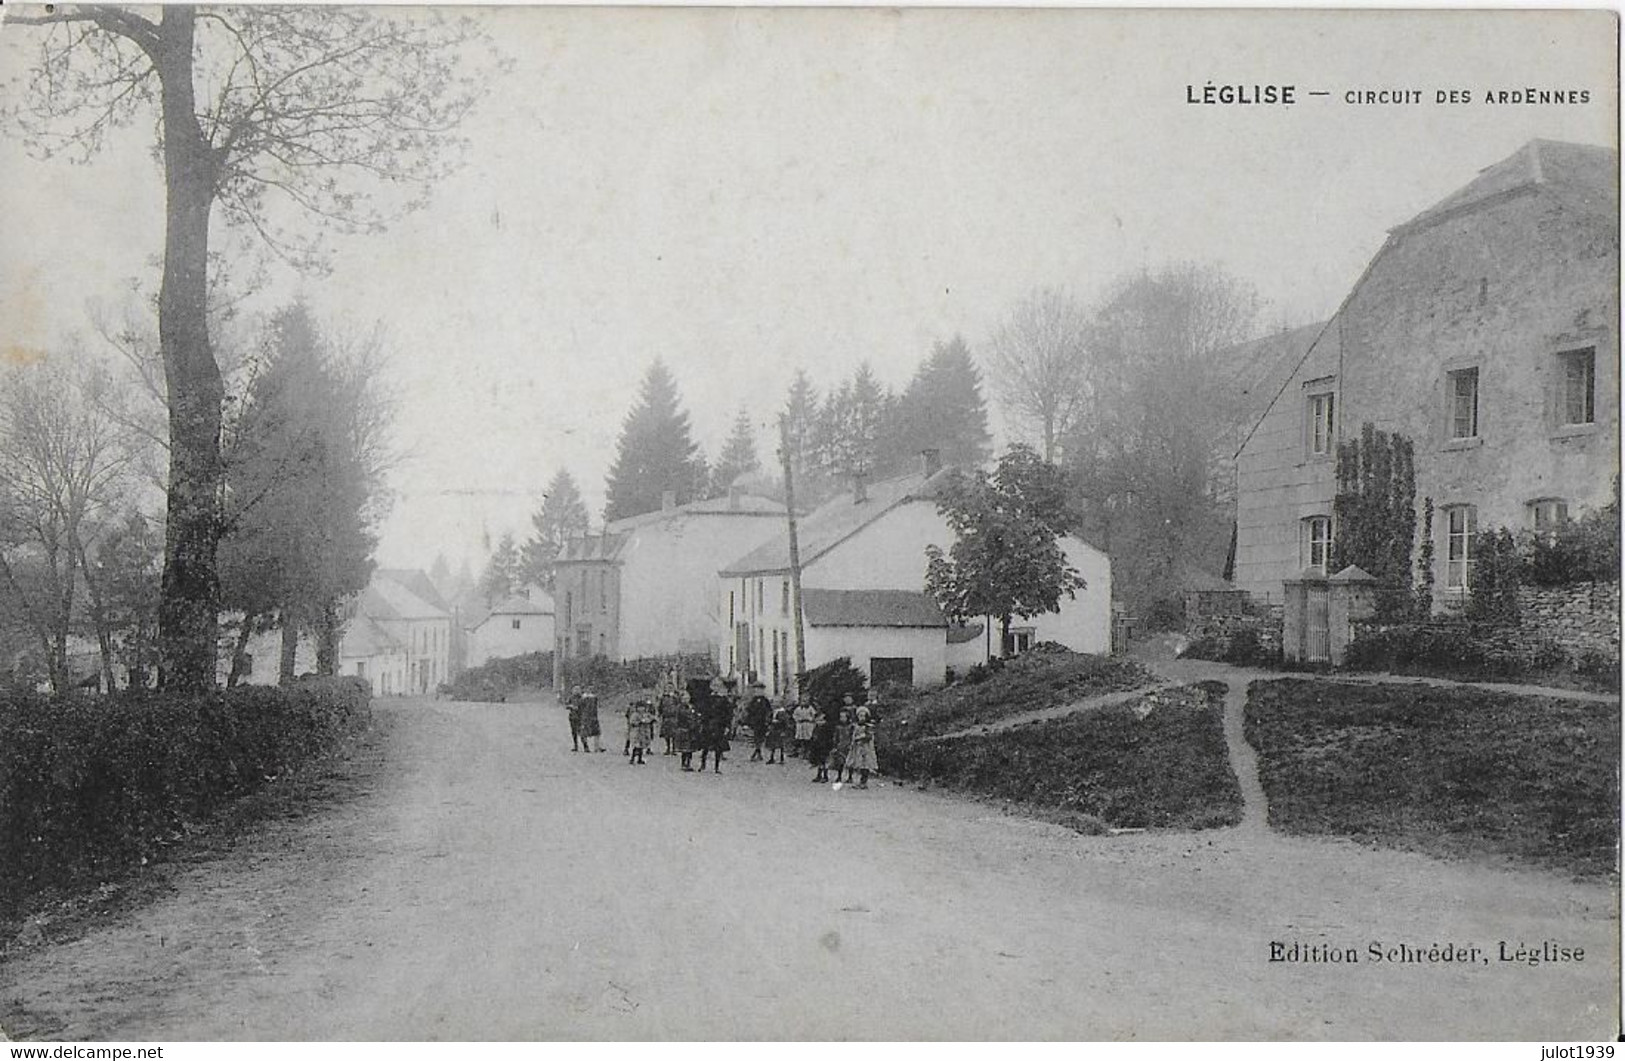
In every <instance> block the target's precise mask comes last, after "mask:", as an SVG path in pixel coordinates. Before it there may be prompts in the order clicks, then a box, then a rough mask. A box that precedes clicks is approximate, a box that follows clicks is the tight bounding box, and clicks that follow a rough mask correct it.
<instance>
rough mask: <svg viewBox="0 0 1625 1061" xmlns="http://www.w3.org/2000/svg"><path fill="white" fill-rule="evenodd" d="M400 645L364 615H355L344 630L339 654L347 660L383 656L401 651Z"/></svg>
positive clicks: (370, 618)
mask: <svg viewBox="0 0 1625 1061" xmlns="http://www.w3.org/2000/svg"><path fill="white" fill-rule="evenodd" d="M401 648H402V646H401V643H400V642H399V641H397V640H396V639H395V638H393V637H391V636H390V635H389V632H388V631H387V630H385V629H384V628H383V627H381V626H379V625H378V624H377V623H376V622H374V621H373V619H372V617H371V616H369V615H366V614H361V615H357V616H356V617H355V618H353V619H351V620H350V622H349V623H348V624H347V625H346V626H345V628H344V637H343V639H342V640H341V641H340V642H339V651H340V653H341V654H342V655H343V656H345V657H347V658H356V657H359V656H384V655H389V654H392V653H395V652H399V651H401Z"/></svg>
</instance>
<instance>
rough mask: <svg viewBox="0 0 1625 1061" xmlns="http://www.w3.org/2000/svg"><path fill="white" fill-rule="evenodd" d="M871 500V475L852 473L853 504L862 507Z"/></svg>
mask: <svg viewBox="0 0 1625 1061" xmlns="http://www.w3.org/2000/svg"><path fill="white" fill-rule="evenodd" d="M867 500H869V474H868V473H867V472H853V473H852V503H853V504H854V505H861V504H863V503H864V502H865V501H867Z"/></svg>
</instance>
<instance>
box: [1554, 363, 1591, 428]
mask: <svg viewBox="0 0 1625 1061" xmlns="http://www.w3.org/2000/svg"><path fill="white" fill-rule="evenodd" d="M1557 359H1558V361H1559V362H1560V363H1561V364H1562V366H1563V401H1562V410H1561V413H1562V418H1563V423H1564V425H1565V426H1567V425H1572V424H1594V423H1596V422H1597V354H1596V351H1594V350H1570V351H1569V352H1567V353H1564V354H1558V355H1557Z"/></svg>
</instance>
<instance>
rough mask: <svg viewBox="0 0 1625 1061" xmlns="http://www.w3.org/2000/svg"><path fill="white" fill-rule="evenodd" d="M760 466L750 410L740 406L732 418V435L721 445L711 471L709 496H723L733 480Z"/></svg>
mask: <svg viewBox="0 0 1625 1061" xmlns="http://www.w3.org/2000/svg"><path fill="white" fill-rule="evenodd" d="M761 466H762V462H761V461H760V460H758V459H757V457H756V429H755V427H754V425H752V424H751V421H750V410H749V409H747V408H746V407H745V406H744V405H740V407H739V414H738V415H737V416H735V417H734V427H733V433H732V434H730V435H729V436H728V441H727V442H725V443H723V446H722V455H721V456H719V457H718V458H717V463H716V467H714V468H712V469H711V496H712V497H721V496H723V495H724V494H726V493H727V492H728V489H729V488H730V487H731V486H733V484H734V480H735V479H737V478H739V477H740V476H741V475H744V474H745V473H746V472H753V471H756V470H757V469H758V468H760V467H761Z"/></svg>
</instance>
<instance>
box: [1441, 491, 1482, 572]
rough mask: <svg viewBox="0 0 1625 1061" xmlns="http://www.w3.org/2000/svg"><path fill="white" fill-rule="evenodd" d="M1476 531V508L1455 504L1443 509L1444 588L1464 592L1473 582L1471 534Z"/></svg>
mask: <svg viewBox="0 0 1625 1061" xmlns="http://www.w3.org/2000/svg"><path fill="white" fill-rule="evenodd" d="M1477 533H1478V509H1476V508H1474V507H1473V506H1472V505H1456V506H1455V507H1453V508H1449V509H1446V510H1445V552H1444V556H1445V576H1444V584H1445V588H1446V589H1449V590H1453V591H1455V592H1457V593H1465V592H1467V590H1468V589H1469V588H1470V587H1471V586H1472V582H1473V535H1475V534H1477Z"/></svg>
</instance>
